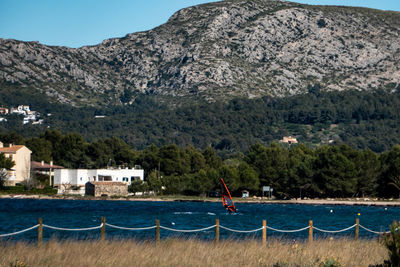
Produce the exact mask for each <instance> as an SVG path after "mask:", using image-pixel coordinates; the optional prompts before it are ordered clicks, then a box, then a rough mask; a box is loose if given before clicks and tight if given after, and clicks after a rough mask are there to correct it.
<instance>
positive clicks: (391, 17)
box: [0, 0, 400, 105]
mask: <svg viewBox="0 0 400 267" xmlns="http://www.w3.org/2000/svg"><path fill="white" fill-rule="evenodd" d="M399 62H400V13H399V12H383V11H377V10H372V9H365V8H350V7H321V6H307V5H301V4H296V3H290V2H283V1H271V0H231V1H223V2H217V3H210V4H204V5H199V6H194V7H190V8H186V9H183V10H180V11H178V12H177V13H176V14H174V15H173V16H172V17H171V18H170V19H169V20H168V22H167V23H166V24H164V25H161V26H159V27H157V28H155V29H153V30H150V31H147V32H139V33H133V34H128V35H126V36H125V37H123V38H116V39H109V40H105V41H103V42H102V43H101V44H99V45H96V46H87V47H82V48H78V49H72V48H67V47H52V46H45V45H41V44H39V43H35V42H20V41H15V40H4V39H0V80H1V81H3V82H8V83H15V84H20V85H23V86H27V85H29V86H32V87H34V88H37V89H38V90H41V91H42V92H45V93H46V94H47V95H49V96H53V97H55V98H56V99H58V100H59V101H61V102H67V103H71V104H79V105H81V104H89V105H101V104H104V103H119V101H120V100H119V99H120V96H121V95H123V94H124V91H125V94H127V93H128V95H129V97H130V94H129V92H141V93H147V94H159V95H170V96H196V97H202V98H205V99H208V100H210V101H212V100H215V99H217V98H218V99H221V98H222V99H226V98H231V97H234V96H244V97H248V98H253V97H259V96H263V95H272V96H286V95H293V94H297V93H301V92H305V91H307V87H308V86H309V85H310V84H316V83H319V84H321V87H322V88H323V89H326V90H346V89H359V90H369V89H373V88H394V87H396V86H398V85H399V81H400V63H399Z"/></svg>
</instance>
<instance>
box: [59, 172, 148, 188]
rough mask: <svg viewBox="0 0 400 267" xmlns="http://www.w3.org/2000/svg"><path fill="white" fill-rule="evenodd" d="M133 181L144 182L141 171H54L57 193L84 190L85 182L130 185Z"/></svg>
mask: <svg viewBox="0 0 400 267" xmlns="http://www.w3.org/2000/svg"><path fill="white" fill-rule="evenodd" d="M135 180H142V181H143V180H144V170H143V169H136V168H133V169H128V168H126V169H94V170H89V169H55V170H54V186H55V187H58V189H59V193H63V192H64V191H66V190H69V189H71V188H75V189H76V190H81V191H82V189H84V187H85V184H86V183H87V182H122V183H125V184H126V185H128V186H129V185H130V184H131V182H133V181H135Z"/></svg>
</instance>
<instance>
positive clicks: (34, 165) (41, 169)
mask: <svg viewBox="0 0 400 267" xmlns="http://www.w3.org/2000/svg"><path fill="white" fill-rule="evenodd" d="M31 169H32V172H33V173H40V174H45V175H48V176H49V178H50V180H49V185H50V186H53V184H54V170H57V169H64V167H63V166H58V165H54V164H53V161H50V163H46V162H44V161H43V160H42V161H41V162H39V161H32V162H31Z"/></svg>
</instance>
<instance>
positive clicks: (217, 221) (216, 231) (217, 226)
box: [215, 219, 219, 244]
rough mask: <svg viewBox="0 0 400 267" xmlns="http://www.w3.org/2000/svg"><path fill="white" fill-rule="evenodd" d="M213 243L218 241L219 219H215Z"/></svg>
mask: <svg viewBox="0 0 400 267" xmlns="http://www.w3.org/2000/svg"><path fill="white" fill-rule="evenodd" d="M215 225H216V226H215V244H218V243H219V219H215Z"/></svg>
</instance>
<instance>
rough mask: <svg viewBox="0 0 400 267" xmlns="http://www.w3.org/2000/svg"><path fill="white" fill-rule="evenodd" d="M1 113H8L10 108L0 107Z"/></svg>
mask: <svg viewBox="0 0 400 267" xmlns="http://www.w3.org/2000/svg"><path fill="white" fill-rule="evenodd" d="M0 114H3V115H7V114H8V108H0Z"/></svg>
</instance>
